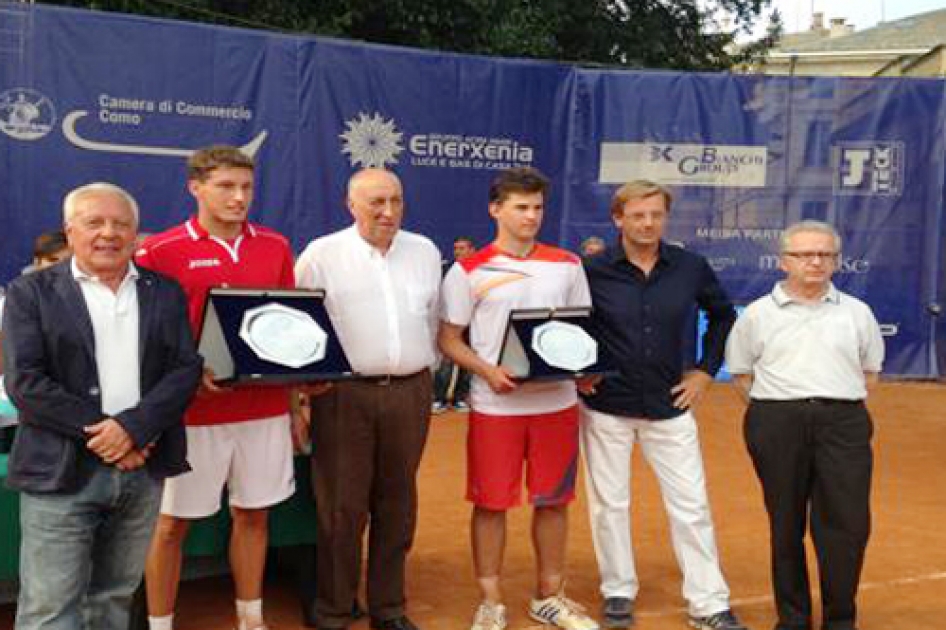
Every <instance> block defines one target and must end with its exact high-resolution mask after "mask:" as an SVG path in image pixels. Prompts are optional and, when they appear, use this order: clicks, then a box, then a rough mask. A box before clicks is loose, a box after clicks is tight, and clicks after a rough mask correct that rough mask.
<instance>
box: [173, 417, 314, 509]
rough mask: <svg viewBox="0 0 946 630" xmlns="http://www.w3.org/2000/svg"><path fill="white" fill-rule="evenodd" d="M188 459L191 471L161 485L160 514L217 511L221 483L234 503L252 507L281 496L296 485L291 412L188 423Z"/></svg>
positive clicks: (277, 501) (266, 503)
mask: <svg viewBox="0 0 946 630" xmlns="http://www.w3.org/2000/svg"><path fill="white" fill-rule="evenodd" d="M187 462H188V463H189V464H190V465H191V471H190V472H188V473H185V474H183V475H179V476H177V477H172V478H170V479H168V480H167V481H166V483H165V485H164V497H163V498H162V501H161V513H162V514H167V515H168V516H176V517H178V518H204V517H205V516H210V515H212V514H216V513H217V512H218V511H219V510H220V497H221V495H222V493H223V487H224V485H226V487H227V492H228V494H229V503H230V505H232V506H234V507H238V508H244V509H248V510H252V509H260V508H266V507H269V506H271V505H275V504H277V503H279V502H281V501H285V500H286V499H288V498H289V497H290V496H292V493H293V492H295V489H296V480H295V474H294V470H293V462H292V435H291V432H290V419H289V415H288V414H285V415H281V416H276V417H273V418H264V419H262V420H250V421H248V422H234V423H232V424H220V425H211V426H199V427H187Z"/></svg>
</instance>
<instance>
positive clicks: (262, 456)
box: [136, 146, 295, 630]
mask: <svg viewBox="0 0 946 630" xmlns="http://www.w3.org/2000/svg"><path fill="white" fill-rule="evenodd" d="M187 168H188V172H187V178H188V181H187V186H188V189H189V190H190V192H191V194H192V195H193V196H194V198H195V199H196V200H197V216H195V217H191V218H190V219H188V220H187V221H185V222H184V223H183V224H182V225H179V226H177V227H174V228H171V229H170V230H168V231H166V232H163V233H161V234H156V235H155V236H152V237H151V238H149V239H148V240H147V241H145V243H144V244H143V245H142V247H141V249H140V250H139V251H138V253H137V256H136V262H138V263H139V264H141V265H142V266H145V267H148V268H150V269H154V270H156V271H159V272H162V273H164V274H166V275H169V276H171V277H173V278H175V279H177V281H178V282H179V283H180V284H181V286H183V287H184V291H185V292H186V294H187V297H188V302H189V304H188V310H189V315H190V321H191V325H192V326H193V328H194V331H195V334H197V330H198V329H197V327H198V326H199V325H200V320H201V315H202V313H203V309H204V303H205V301H206V299H207V293H208V291H209V289H211V288H212V287H220V286H228V287H254V288H262V287H293V286H295V282H294V278H293V270H292V269H293V259H292V251H291V250H290V248H289V243H288V242H287V240H286V238H285V237H283V236H282V235H280V234H278V233H276V232H274V231H272V230H269V229H267V228H264V227H261V226H259V225H254V224H251V223H249V222H248V221H247V213H248V211H249V208H250V203H251V202H252V200H253V170H254V164H253V160H252V159H251V158H250V157H248V156H246V155H245V154H243V153H241V152H240V151H239V150H238V149H236V148H233V147H227V146H213V147H208V148H206V149H201V150H199V151H197V152H196V153H194V154H193V155H192V156H191V157H190V159H189V160H188V163H187ZM185 424H186V425H187V442H188V457H187V459H188V462H189V463H190V465H191V467H192V468H193V470H192V471H191V472H189V473H187V474H184V475H181V476H180V477H177V478H175V480H174V482H173V483H169V484H167V485H166V486H165V490H164V498H163V501H162V504H161V516H160V518H159V519H158V525H157V528H156V530H155V535H154V538H153V540H152V542H151V549H150V551H149V555H148V564H147V570H146V578H147V579H146V584H147V592H148V612H149V624H150V628H151V630H171V628H172V627H173V611H174V602H175V599H176V596H177V585H178V581H179V579H180V573H181V546H182V544H183V542H184V538H185V536H186V534H187V530H188V527H189V525H190V523H191V521H192V520H193V519H199V518H204V517H207V516H211V515H213V514H215V513H216V512H217V511H218V510H219V509H220V497H221V494H222V491H223V487H224V486H226V487H227V492H228V496H229V504H230V512H231V514H232V517H233V531H232V533H231V536H230V566H231V567H232V570H233V581H234V584H235V587H236V611H237V619H238V625H237V630H259V629H261V628H265V624H264V622H263V613H262V582H263V568H264V564H265V560H266V546H267V538H268V531H267V510H268V508H269V507H270V506H272V505H275V504H277V503H279V502H281V501H283V500H285V499H287V498H288V497H289V496H290V495H292V493H293V491H294V489H295V481H294V477H293V466H292V438H291V420H290V416H289V395H288V393H287V391H286V390H285V389H281V388H272V387H253V386H241V387H238V388H234V389H224V388H220V387H217V386H215V385H214V384H213V380H212V374H205V378H204V386H203V387H202V388H201V390H200V391H199V392H198V394H197V396H196V397H195V399H194V401H193V402H192V404H191V406H190V408H189V409H188V411H187V414H186V416H185Z"/></svg>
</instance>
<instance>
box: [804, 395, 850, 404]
mask: <svg viewBox="0 0 946 630" xmlns="http://www.w3.org/2000/svg"><path fill="white" fill-rule="evenodd" d="M801 401H802V402H806V403H808V404H810V405H859V404H861V403H862V402H864V401H863V400H854V399H850V398H822V397H820V396H813V397H811V398H802V399H801Z"/></svg>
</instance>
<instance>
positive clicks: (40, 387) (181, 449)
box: [3, 183, 202, 630]
mask: <svg viewBox="0 0 946 630" xmlns="http://www.w3.org/2000/svg"><path fill="white" fill-rule="evenodd" d="M63 214H64V220H65V230H66V234H67V235H68V238H69V243H70V245H71V246H72V249H73V256H72V257H71V258H69V259H68V260H66V261H64V262H62V263H60V264H58V265H55V266H53V267H50V268H48V269H45V270H42V271H38V272H36V273H33V274H29V275H26V276H22V277H20V278H18V279H17V280H15V281H14V282H13V283H12V284H11V285H10V287H9V289H8V292H7V300H6V306H5V309H4V314H3V331H4V337H3V362H4V373H5V374H6V384H7V390H8V392H9V394H10V397H11V399H12V400H13V402H14V403H15V404H16V406H17V407H18V408H19V410H20V423H21V426H20V428H19V431H18V433H17V436H16V441H15V442H14V445H13V451H12V452H11V454H10V460H9V476H8V480H7V483H8V485H9V486H10V487H12V488H14V489H16V490H19V491H20V492H21V497H20V498H21V501H20V519H21V524H22V530H23V541H22V548H21V557H20V582H21V588H20V598H19V602H18V606H17V616H16V629H17V630H38V629H52V628H56V629H60V628H61V629H73V628H74V629H76V630H78V629H80V628H95V629H96V630H99V629H115V630H119V629H121V630H125V629H126V628H127V627H128V615H129V609H130V606H131V600H132V595H133V593H134V591H135V589H136V587H137V586H138V584H139V582H140V580H141V576H142V573H143V571H144V561H145V553H146V551H147V547H148V542H149V540H150V538H151V533H152V530H153V527H154V522H155V519H156V517H157V513H158V506H159V503H160V498H161V488H162V486H163V480H164V479H165V478H166V477H169V476H173V475H177V474H180V473H182V472H184V471H186V470H188V465H187V461H186V444H185V439H184V428H183V425H182V423H181V418H182V415H183V413H184V410H185V408H186V407H187V404H188V402H189V401H190V399H191V397H192V396H193V394H194V392H195V390H196V388H197V384H198V381H199V379H200V375H201V369H202V362H201V359H200V356H199V355H198V354H197V353H196V351H195V348H194V341H193V338H192V336H191V331H190V326H189V325H188V320H187V311H186V303H185V299H184V294H183V292H182V290H181V288H180V287H179V286H178V285H177V283H175V282H174V281H173V280H171V279H169V278H166V277H164V276H161V275H159V274H156V273H153V272H151V271H148V270H146V269H139V268H137V267H135V265H134V264H133V263H132V262H131V258H132V254H133V252H134V248H135V239H136V236H137V228H138V208H137V204H136V203H135V200H134V199H133V198H132V197H131V196H130V195H129V194H128V193H127V192H125V191H124V190H122V189H121V188H119V187H117V186H114V185H112V184H104V183H96V184H89V185H87V186H82V187H80V188H77V189H76V190H74V191H72V192H71V193H69V195H68V196H67V197H66V199H65V202H64V205H63Z"/></svg>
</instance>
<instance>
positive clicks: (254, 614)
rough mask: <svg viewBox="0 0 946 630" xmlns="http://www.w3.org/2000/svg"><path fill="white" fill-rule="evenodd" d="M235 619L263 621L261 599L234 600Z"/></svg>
mask: <svg viewBox="0 0 946 630" xmlns="http://www.w3.org/2000/svg"><path fill="white" fill-rule="evenodd" d="M236 612H237V619H241V620H242V619H247V620H249V621H255V622H259V621H262V620H263V600H262V599H238V600H236Z"/></svg>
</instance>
